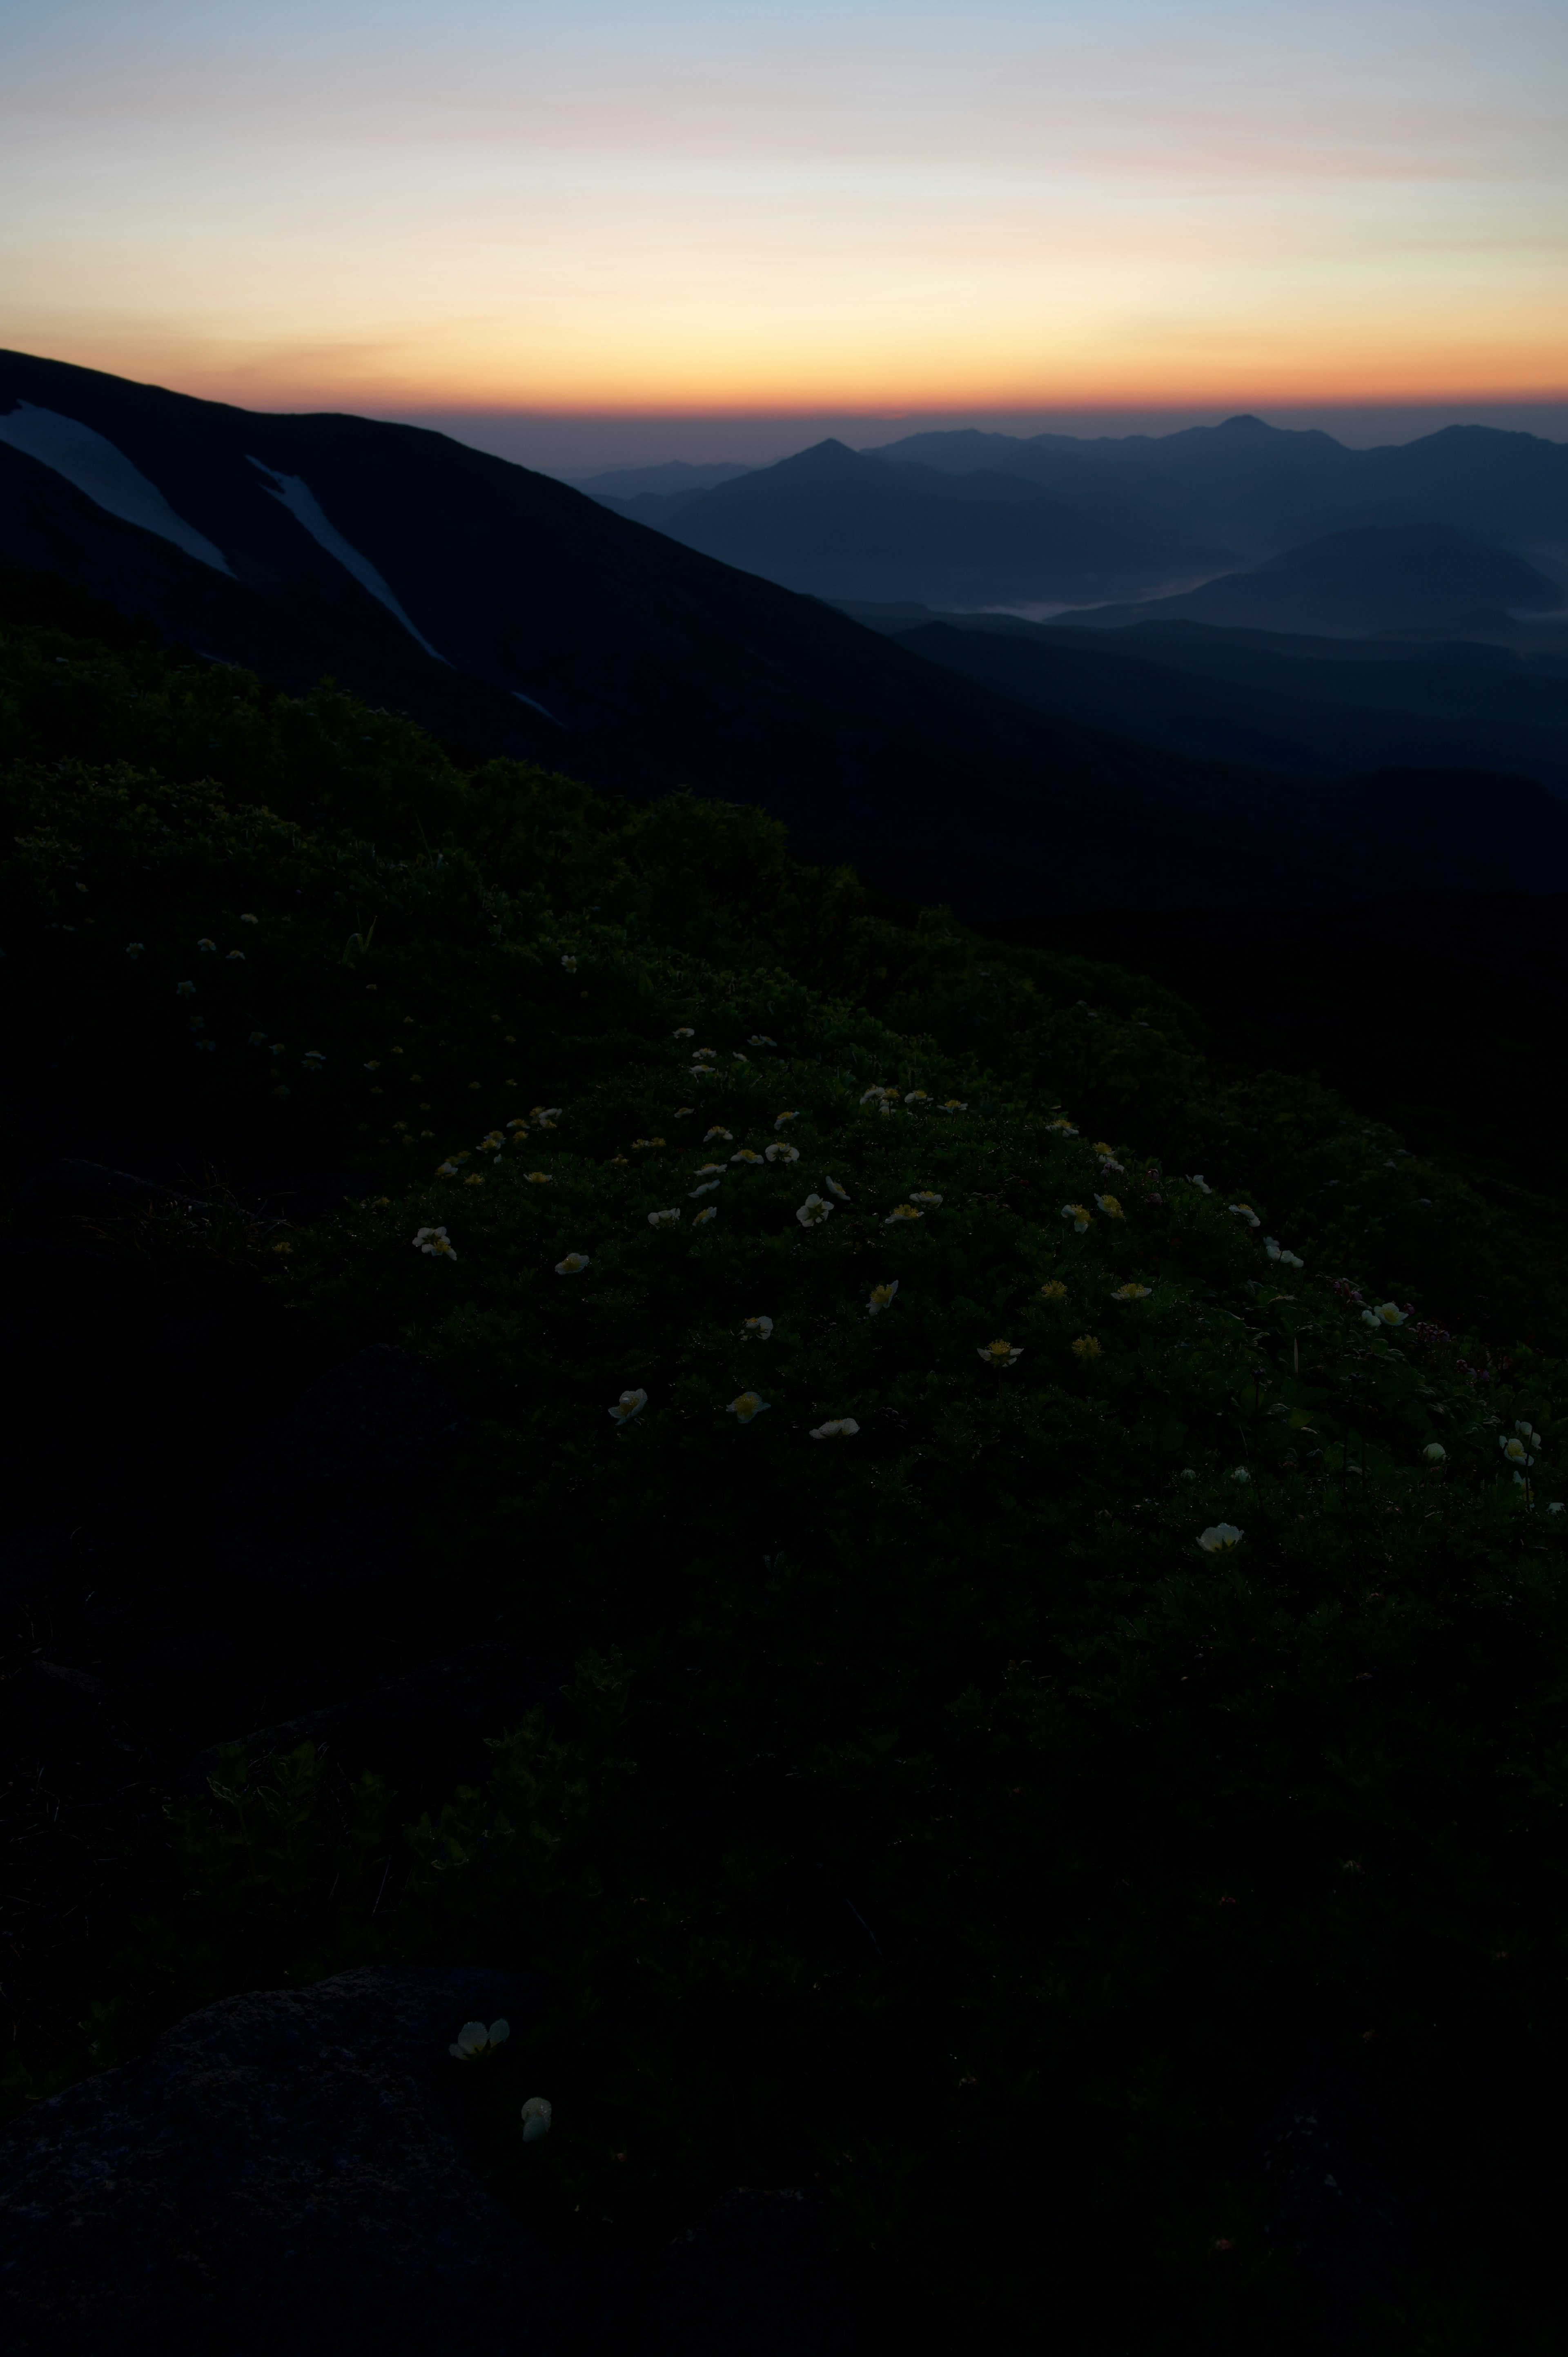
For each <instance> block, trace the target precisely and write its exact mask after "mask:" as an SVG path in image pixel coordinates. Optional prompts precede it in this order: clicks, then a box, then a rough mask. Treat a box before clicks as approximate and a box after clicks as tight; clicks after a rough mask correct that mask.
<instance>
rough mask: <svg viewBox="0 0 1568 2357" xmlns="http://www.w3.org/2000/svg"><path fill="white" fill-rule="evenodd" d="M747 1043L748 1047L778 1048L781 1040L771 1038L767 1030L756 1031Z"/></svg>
mask: <svg viewBox="0 0 1568 2357" xmlns="http://www.w3.org/2000/svg"><path fill="white" fill-rule="evenodd" d="M778 1045H779V1042H778V1040H777V1039H769V1038H768V1034H767V1032H766V1031H754V1032H753V1033H752V1035H751V1037H750V1039H748V1040H747V1041H746V1046H747V1047H748V1048H777V1046H778Z"/></svg>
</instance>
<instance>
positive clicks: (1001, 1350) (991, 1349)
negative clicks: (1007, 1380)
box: [975, 1342, 1024, 1367]
mask: <svg viewBox="0 0 1568 2357" xmlns="http://www.w3.org/2000/svg"><path fill="white" fill-rule="evenodd" d="M1023 1355H1024V1353H1023V1351H1022V1350H1016V1351H1015V1349H1014V1347H1013V1345H1012V1343H1011V1342H987V1343H986V1345H985V1347H984V1349H983V1350H982V1351H976V1352H975V1356H976V1358H980V1359H983V1360H984V1361H985V1363H986V1365H987V1366H988V1367H1010V1366H1012V1364H1013V1363H1014V1361H1015V1360H1017V1359H1021V1358H1022V1357H1023Z"/></svg>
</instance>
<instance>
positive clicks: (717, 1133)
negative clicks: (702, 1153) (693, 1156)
mask: <svg viewBox="0 0 1568 2357" xmlns="http://www.w3.org/2000/svg"><path fill="white" fill-rule="evenodd" d="M715 1137H722V1138H723V1139H724V1141H725V1145H726V1146H733V1145H734V1143H735V1132H734V1130H733V1129H721V1128H720V1127H719V1125H718V1124H717V1122H715V1123H714V1126H713V1127H712V1129H710V1130H709V1131H708V1132H707V1133H706V1134H705V1135H704V1136H703V1145H704V1146H711V1145H712V1144H713V1142H714V1138H715Z"/></svg>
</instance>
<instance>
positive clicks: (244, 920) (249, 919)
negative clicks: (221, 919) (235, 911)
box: [240, 917, 262, 925]
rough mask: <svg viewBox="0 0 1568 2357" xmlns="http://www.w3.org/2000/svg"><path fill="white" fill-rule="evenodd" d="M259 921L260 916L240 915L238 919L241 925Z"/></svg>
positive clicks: (255, 923) (254, 923)
mask: <svg viewBox="0 0 1568 2357" xmlns="http://www.w3.org/2000/svg"><path fill="white" fill-rule="evenodd" d="M261 921H262V920H261V919H260V917H242V918H241V920H240V922H241V923H242V925H259V924H260V923H261Z"/></svg>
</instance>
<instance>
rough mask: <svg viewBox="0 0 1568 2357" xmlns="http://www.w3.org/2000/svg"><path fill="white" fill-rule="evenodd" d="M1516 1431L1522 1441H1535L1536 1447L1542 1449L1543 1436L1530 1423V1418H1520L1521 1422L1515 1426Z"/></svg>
mask: <svg viewBox="0 0 1568 2357" xmlns="http://www.w3.org/2000/svg"><path fill="white" fill-rule="evenodd" d="M1514 1430H1515V1431H1516V1432H1517V1433H1518V1434H1519V1435H1520V1437H1521V1438H1522V1439H1525V1440H1530V1441H1533V1442H1534V1443H1535V1445H1536V1447H1537V1448H1540V1446H1541V1435H1540V1433H1539V1432H1537V1431H1536V1429H1535V1427H1534V1426H1533V1425H1532V1424H1531V1423H1530V1420H1529V1418H1528V1417H1526V1416H1520V1420H1519V1422H1518V1423H1517V1424H1516V1425H1515V1426H1514Z"/></svg>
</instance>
